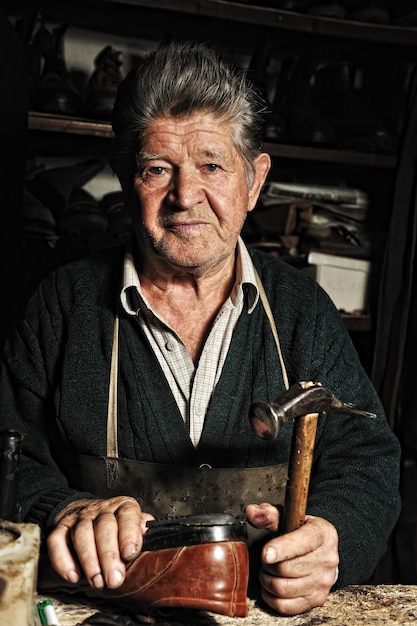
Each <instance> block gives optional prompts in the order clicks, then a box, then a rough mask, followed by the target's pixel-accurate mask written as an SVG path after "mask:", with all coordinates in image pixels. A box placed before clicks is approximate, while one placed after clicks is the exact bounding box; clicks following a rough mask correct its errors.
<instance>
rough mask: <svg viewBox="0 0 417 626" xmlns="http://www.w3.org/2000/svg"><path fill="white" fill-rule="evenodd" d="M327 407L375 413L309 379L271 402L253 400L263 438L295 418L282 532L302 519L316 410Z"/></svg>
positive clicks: (257, 430)
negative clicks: (341, 398) (363, 409)
mask: <svg viewBox="0 0 417 626" xmlns="http://www.w3.org/2000/svg"><path fill="white" fill-rule="evenodd" d="M329 411H331V412H333V413H344V414H346V415H352V416H355V417H370V418H375V417H376V415H375V413H370V412H368V411H362V410H361V409H359V408H358V407H356V406H355V405H354V404H351V403H350V402H342V401H341V400H339V399H338V398H336V396H335V395H334V394H333V393H331V391H329V390H328V389H326V388H325V387H323V386H322V385H321V384H320V383H317V382H312V381H303V382H299V383H295V384H294V385H293V386H292V387H290V388H289V389H288V390H287V391H285V392H284V393H283V394H282V395H280V396H279V397H278V398H277V399H276V400H274V401H273V402H270V403H268V402H255V403H254V404H253V405H252V407H251V410H250V413H249V420H250V423H251V426H252V428H253V430H254V431H255V433H256V434H257V435H259V437H261V438H262V439H266V440H270V441H271V440H273V439H276V437H277V436H278V432H279V428H280V425H281V424H284V423H285V422H288V421H289V420H294V431H293V439H292V444H291V453H290V461H289V467H288V480H287V488H286V492H285V503H284V512H283V521H282V525H281V530H282V533H288V532H291V531H292V530H296V529H297V528H299V527H300V526H302V525H303V524H304V522H305V516H306V508H307V497H308V488H309V484H310V474H311V466H312V462H313V452H314V442H315V438H316V430H317V421H318V417H319V413H325V412H329Z"/></svg>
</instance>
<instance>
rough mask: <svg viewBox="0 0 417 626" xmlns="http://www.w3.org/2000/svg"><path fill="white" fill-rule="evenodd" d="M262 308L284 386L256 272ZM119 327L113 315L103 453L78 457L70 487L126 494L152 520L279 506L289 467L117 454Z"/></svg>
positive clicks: (103, 494) (105, 494)
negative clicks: (169, 461) (171, 461)
mask: <svg viewBox="0 0 417 626" xmlns="http://www.w3.org/2000/svg"><path fill="white" fill-rule="evenodd" d="M255 273H256V278H257V283H258V289H259V292H260V297H261V301H262V304H263V306H264V308H265V312H266V314H267V316H268V319H269V323H270V326H271V330H272V333H273V336H274V339H275V343H276V346H277V350H278V356H279V360H280V364H281V370H282V375H283V379H284V383H285V387H286V388H287V389H288V387H289V383H288V376H287V372H286V369H285V365H284V361H283V357H282V353H281V348H280V343H279V338H278V333H277V330H276V327H275V322H274V319H273V316H272V312H271V309H270V306H269V303H268V299H267V296H266V293H265V290H264V288H263V285H262V282H261V280H260V277H259V275H258V274H257V272H256V270H255ZM118 326H119V319H118V317H117V316H116V318H115V325H114V336H113V350H112V360H111V372H110V385H109V404H108V416H107V455H106V456H105V457H93V456H87V455H78V456H77V458H76V460H75V462H74V463H73V464H72V468H71V483H72V486H74V487H76V488H78V489H81V490H83V491H89V492H91V493H94V494H95V495H96V496H97V497H99V498H109V497H113V496H117V495H129V496H132V497H134V498H136V499H137V500H138V502H139V503H140V505H141V507H142V510H144V511H147V512H150V513H152V514H153V515H154V516H155V517H156V518H158V517H159V518H165V517H167V516H169V517H170V516H183V515H196V514H210V513H233V514H238V513H241V512H243V510H244V507H245V505H246V504H249V503H252V504H260V503H261V502H270V503H272V504H275V505H283V504H284V498H285V487H286V483H287V474H288V464H287V463H283V464H280V465H272V466H265V467H250V468H215V467H211V466H209V465H202V466H201V467H182V466H177V465H163V464H158V463H149V462H144V461H136V460H131V459H121V458H119V456H118V443H117V377H118V332H119V331H118Z"/></svg>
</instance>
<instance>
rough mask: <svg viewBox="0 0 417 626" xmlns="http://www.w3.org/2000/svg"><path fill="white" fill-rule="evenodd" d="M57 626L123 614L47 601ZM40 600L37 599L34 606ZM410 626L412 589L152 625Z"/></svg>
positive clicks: (345, 593) (96, 605) (70, 600)
mask: <svg viewBox="0 0 417 626" xmlns="http://www.w3.org/2000/svg"><path fill="white" fill-rule="evenodd" d="M48 597H49V598H50V599H51V600H52V601H53V604H54V607H55V612H56V615H57V617H58V620H59V626H78V624H81V623H82V622H83V620H84V619H86V618H87V617H89V616H90V615H93V614H94V613H97V612H98V611H106V612H112V613H113V614H115V615H124V613H123V610H121V609H119V607H116V606H115V605H109V604H106V603H103V602H101V601H97V600H94V601H92V600H89V599H86V598H85V597H81V596H72V595H59V596H55V595H53V596H48ZM43 599H44V596H40V597H39V601H41V600H43ZM407 624H409V625H410V626H416V625H417V585H375V586H373V585H360V586H351V587H346V588H345V589H342V590H340V591H336V592H334V593H332V594H331V595H330V596H329V598H328V600H327V602H326V603H325V605H324V606H323V607H321V608H316V609H313V610H311V611H310V612H308V613H304V614H303V615H297V616H294V617H283V616H279V615H276V614H272V613H271V612H270V611H269V610H268V609H267V608H266V607H263V606H262V607H261V606H259V605H258V604H257V603H255V602H254V601H250V607H249V613H248V616H247V617H245V618H242V617H235V618H231V617H224V616H222V615H216V614H214V613H206V612H202V611H197V612H194V611H193V612H187V611H185V612H183V613H176V614H175V616H172V617H169V618H168V617H166V618H165V619H163V620H161V621H157V622H155V626H158V625H159V626H321V625H323V626H324V625H325V626H358V625H359V626H360V625H366V626H400V625H401V626H404V625H407Z"/></svg>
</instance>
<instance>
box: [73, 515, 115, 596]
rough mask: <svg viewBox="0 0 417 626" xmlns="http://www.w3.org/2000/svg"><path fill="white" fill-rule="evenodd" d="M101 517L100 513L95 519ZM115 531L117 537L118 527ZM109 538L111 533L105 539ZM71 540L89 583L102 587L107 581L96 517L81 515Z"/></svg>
mask: <svg viewBox="0 0 417 626" xmlns="http://www.w3.org/2000/svg"><path fill="white" fill-rule="evenodd" d="M113 517H114V516H113ZM99 518H100V516H99V515H98V516H97V517H96V518H95V520H98V519H99ZM113 532H116V537H117V529H116V530H115V531H113ZM109 538H110V533H108V534H107V537H106V539H105V541H106V540H109ZM71 540H72V545H73V547H74V550H75V552H76V554H77V557H78V560H79V562H80V566H81V568H82V570H83V571H84V574H85V576H86V578H87V581H88V583H89V585H91V587H94V588H96V589H102V588H103V587H104V585H105V583H106V581H105V578H104V575H103V571H102V565H101V563H100V556H99V548H98V546H97V541H96V528H95V521H94V519H91V518H90V517H87V516H82V517H80V518H79V519H78V520H77V522H76V523H75V524H74V525H73V526H72V528H71ZM119 560H120V559H119Z"/></svg>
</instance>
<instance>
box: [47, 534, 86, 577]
mask: <svg viewBox="0 0 417 626" xmlns="http://www.w3.org/2000/svg"><path fill="white" fill-rule="evenodd" d="M70 540H71V536H70V530H69V529H68V528H67V527H66V526H64V525H63V524H59V525H58V526H57V527H56V528H55V529H54V530H53V531H52V532H51V533H50V535H49V536H48V538H47V540H46V546H47V550H48V555H49V560H50V561H51V565H52V567H53V568H54V570H55V571H56V572H57V573H58V574H59V575H60V576H62V578H64V579H65V580H67V581H68V582H70V583H77V582H78V581H79V579H80V568H79V566H78V563H77V560H76V559H75V558H74V556H73V554H72V552H71V550H70V548H69V544H70Z"/></svg>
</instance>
